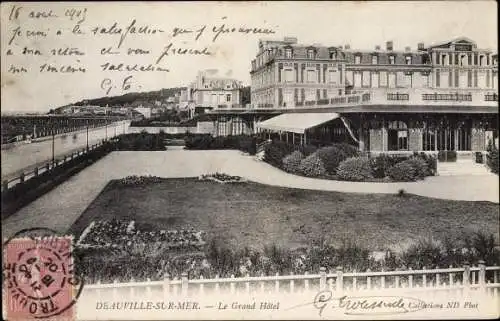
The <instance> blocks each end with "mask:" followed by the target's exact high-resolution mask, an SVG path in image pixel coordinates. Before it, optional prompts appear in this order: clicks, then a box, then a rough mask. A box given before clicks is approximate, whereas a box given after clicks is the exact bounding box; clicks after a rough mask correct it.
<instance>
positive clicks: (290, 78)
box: [284, 69, 293, 82]
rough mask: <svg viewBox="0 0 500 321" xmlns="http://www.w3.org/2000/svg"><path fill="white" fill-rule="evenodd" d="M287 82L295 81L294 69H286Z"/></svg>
mask: <svg viewBox="0 0 500 321" xmlns="http://www.w3.org/2000/svg"><path fill="white" fill-rule="evenodd" d="M284 71H285V82H293V70H292V69H285V70H284Z"/></svg>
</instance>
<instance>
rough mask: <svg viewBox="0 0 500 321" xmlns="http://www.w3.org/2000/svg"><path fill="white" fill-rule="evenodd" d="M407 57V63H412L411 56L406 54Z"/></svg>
mask: <svg viewBox="0 0 500 321" xmlns="http://www.w3.org/2000/svg"><path fill="white" fill-rule="evenodd" d="M405 59H406V64H407V65H411V56H406V57H405Z"/></svg>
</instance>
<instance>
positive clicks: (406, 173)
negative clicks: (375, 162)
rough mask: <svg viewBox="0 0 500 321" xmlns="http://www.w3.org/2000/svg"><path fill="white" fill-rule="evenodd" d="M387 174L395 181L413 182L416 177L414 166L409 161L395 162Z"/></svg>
mask: <svg viewBox="0 0 500 321" xmlns="http://www.w3.org/2000/svg"><path fill="white" fill-rule="evenodd" d="M387 174H388V175H389V177H390V178H391V179H392V180H394V181H397V182H413V181H416V180H417V178H418V176H417V174H416V170H415V167H413V163H412V162H411V161H410V162H408V161H403V162H401V163H397V164H396V165H394V166H393V167H391V168H390V169H389V171H388V173H387Z"/></svg>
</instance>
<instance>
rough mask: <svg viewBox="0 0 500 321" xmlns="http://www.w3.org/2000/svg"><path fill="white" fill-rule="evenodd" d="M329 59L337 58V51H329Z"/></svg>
mask: <svg viewBox="0 0 500 321" xmlns="http://www.w3.org/2000/svg"><path fill="white" fill-rule="evenodd" d="M330 59H337V53H336V52H335V51H330Z"/></svg>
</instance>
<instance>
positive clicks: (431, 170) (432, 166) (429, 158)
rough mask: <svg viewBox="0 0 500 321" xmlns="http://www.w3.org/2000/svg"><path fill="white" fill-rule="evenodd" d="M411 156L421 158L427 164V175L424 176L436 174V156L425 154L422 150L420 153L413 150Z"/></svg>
mask: <svg viewBox="0 0 500 321" xmlns="http://www.w3.org/2000/svg"><path fill="white" fill-rule="evenodd" d="M413 156H414V157H419V158H421V159H422V160H423V161H425V163H426V164H427V175H426V176H434V175H436V171H437V158H436V156H434V155H430V154H426V153H423V152H422V153H420V154H419V153H417V152H415V153H413Z"/></svg>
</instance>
